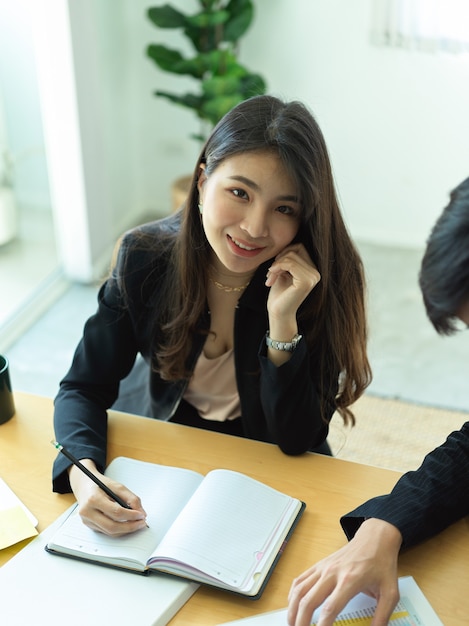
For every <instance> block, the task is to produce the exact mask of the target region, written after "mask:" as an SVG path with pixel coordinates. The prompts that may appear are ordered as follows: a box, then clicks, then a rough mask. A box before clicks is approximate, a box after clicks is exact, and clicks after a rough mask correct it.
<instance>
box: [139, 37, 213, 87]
mask: <svg viewBox="0 0 469 626" xmlns="http://www.w3.org/2000/svg"><path fill="white" fill-rule="evenodd" d="M147 54H148V56H149V57H150V58H151V59H152V60H153V61H154V62H155V63H156V64H157V65H158V67H159V68H160V69H162V70H164V71H165V72H171V73H172V74H186V75H188V76H193V77H194V78H197V79H199V80H201V79H202V78H203V76H204V74H205V72H206V71H207V63H206V62H205V61H204V59H203V58H202V57H200V56H196V57H194V58H193V59H186V58H184V57H183V56H182V55H181V53H180V52H178V51H177V50H172V49H170V48H167V47H166V46H162V45H160V44H151V45H150V46H148V48H147Z"/></svg>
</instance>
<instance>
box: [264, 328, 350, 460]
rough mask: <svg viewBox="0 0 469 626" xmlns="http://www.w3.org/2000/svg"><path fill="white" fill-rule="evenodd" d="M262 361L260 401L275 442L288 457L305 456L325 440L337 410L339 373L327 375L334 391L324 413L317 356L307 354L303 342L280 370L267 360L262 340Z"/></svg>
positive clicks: (325, 403) (326, 400) (325, 404)
mask: <svg viewBox="0 0 469 626" xmlns="http://www.w3.org/2000/svg"><path fill="white" fill-rule="evenodd" d="M259 359H260V364H261V379H260V385H261V402H262V407H263V410H264V414H265V417H266V421H267V426H268V429H269V432H270V433H271V436H272V438H273V440H274V441H276V443H277V444H278V446H279V447H280V449H281V450H282V451H283V452H285V453H286V454H302V453H303V452H307V451H308V450H311V449H312V448H314V447H316V446H319V445H320V444H321V443H323V442H324V441H325V440H326V437H327V434H328V431H329V422H330V420H331V418H332V415H333V413H334V411H335V401H334V399H335V395H336V393H337V384H338V383H337V381H338V373H337V375H336V376H332V377H328V376H325V380H329V384H330V387H331V389H330V391H329V394H328V395H327V396H326V398H325V402H324V411H323V412H322V411H321V397H320V394H319V391H318V389H319V384H318V379H317V377H316V376H315V375H314V371H315V368H314V356H311V355H309V354H308V351H307V348H306V342H305V341H304V340H302V341H301V342H300V343H299V344H298V346H297V348H296V350H295V351H294V352H293V354H292V356H291V358H290V359H289V360H288V361H287V362H286V363H284V364H283V365H281V366H280V367H276V366H275V365H274V364H273V363H272V362H271V361H270V360H269V359H268V358H267V355H266V348H265V340H263V343H262V345H261V349H260V353H259ZM311 361H313V364H312V363H311Z"/></svg>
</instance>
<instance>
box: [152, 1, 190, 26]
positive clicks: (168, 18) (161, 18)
mask: <svg viewBox="0 0 469 626" xmlns="http://www.w3.org/2000/svg"><path fill="white" fill-rule="evenodd" d="M147 15H148V17H149V19H150V20H151V21H152V22H153V24H155V25H156V26H159V28H184V26H185V25H186V22H187V18H186V16H185V15H184V14H183V13H181V12H180V11H177V10H176V9H174V8H173V7H172V6H170V5H169V4H165V5H163V6H162V7H151V8H149V9H148V12H147Z"/></svg>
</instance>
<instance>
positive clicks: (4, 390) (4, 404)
mask: <svg viewBox="0 0 469 626" xmlns="http://www.w3.org/2000/svg"><path fill="white" fill-rule="evenodd" d="M8 365H9V364H8V359H7V358H6V357H5V356H2V355H1V354H0V424H4V423H5V422H8V420H9V419H10V418H12V417H13V415H14V414H15V403H14V402H13V391H12V389H11V382H10V372H9V369H8Z"/></svg>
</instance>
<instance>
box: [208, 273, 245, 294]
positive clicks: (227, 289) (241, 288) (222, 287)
mask: <svg viewBox="0 0 469 626" xmlns="http://www.w3.org/2000/svg"><path fill="white" fill-rule="evenodd" d="M208 279H209V281H210V282H211V283H212V284H214V285H215V287H216V288H217V289H220V291H224V292H225V293H232V292H234V291H236V292H237V293H239V292H240V291H244V290H245V289H246V287H247V286H248V285H249V281H248V282H247V283H246V284H245V285H240V286H239V287H231V286H230V285H224V284H223V283H219V282H218V280H215V279H214V278H212V277H211V276H209V277H208Z"/></svg>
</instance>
